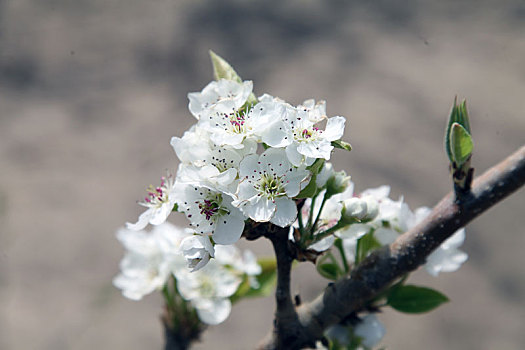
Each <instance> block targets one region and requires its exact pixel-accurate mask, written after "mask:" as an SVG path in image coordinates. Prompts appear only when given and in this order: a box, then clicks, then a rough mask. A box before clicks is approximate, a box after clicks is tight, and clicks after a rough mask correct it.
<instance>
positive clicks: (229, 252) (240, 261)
mask: <svg viewBox="0 0 525 350" xmlns="http://www.w3.org/2000/svg"><path fill="white" fill-rule="evenodd" d="M215 260H217V261H218V262H219V263H220V264H222V265H229V266H231V267H233V268H234V269H235V270H237V271H239V272H241V273H244V274H246V275H248V276H256V275H259V274H260V273H261V272H262V268H261V265H259V264H258V263H257V257H256V256H255V254H253V252H252V251H251V250H245V251H243V253H242V255H241V252H240V250H239V249H238V248H237V247H236V246H234V245H216V246H215Z"/></svg>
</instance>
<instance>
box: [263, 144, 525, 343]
mask: <svg viewBox="0 0 525 350" xmlns="http://www.w3.org/2000/svg"><path fill="white" fill-rule="evenodd" d="M524 183H525V146H523V147H521V148H520V149H519V150H517V151H516V152H515V153H514V154H512V155H511V156H509V157H508V158H507V159H505V160H504V161H502V162H501V163H499V164H498V165H496V166H494V167H492V168H491V169H489V170H488V171H487V172H485V173H484V174H483V175H482V176H480V177H479V178H477V179H476V180H475V181H474V182H473V185H472V190H471V191H470V192H469V194H468V195H466V196H463V197H461V198H458V199H456V197H455V195H454V193H453V192H451V193H449V194H448V195H447V196H445V197H444V198H443V199H442V200H441V201H440V202H439V203H438V204H437V205H436V206H435V207H434V209H433V210H432V213H431V214H430V215H429V216H428V217H427V218H426V219H425V220H423V221H422V222H421V223H420V224H418V225H417V226H415V227H414V228H412V229H411V230H410V231H408V232H406V233H404V234H403V235H401V236H400V237H398V239H396V241H395V242H393V243H392V244H390V245H389V246H385V247H383V248H381V249H379V250H377V251H375V252H374V253H372V254H371V255H370V256H368V257H367V258H366V259H364V260H363V261H362V262H361V263H360V264H359V265H358V266H357V267H356V268H355V269H354V270H353V271H352V273H351V275H350V277H349V278H346V279H342V280H339V281H337V282H336V283H333V284H330V285H329V286H328V287H327V288H326V289H325V291H324V292H323V293H321V294H320V295H319V296H318V297H317V298H316V299H315V300H313V301H312V302H310V303H306V304H303V305H302V306H301V307H300V308H298V309H297V313H298V317H299V320H300V329H299V330H298V331H297V332H296V333H295V336H296V338H295V340H294V341H293V342H289V343H288V344H287V347H286V349H301V348H304V347H306V346H311V344H312V343H313V342H314V341H315V340H319V339H321V338H322V336H323V332H324V330H326V329H327V328H328V327H330V326H331V325H334V324H337V323H339V322H340V321H341V320H342V319H344V318H345V317H346V316H347V315H349V314H351V313H352V312H354V311H356V310H359V309H360V308H361V307H362V306H363V305H364V304H365V303H366V302H367V301H368V300H370V299H372V298H373V297H375V296H376V295H378V294H379V293H380V292H382V291H383V290H384V289H385V288H387V287H388V286H389V285H391V284H392V283H393V282H395V281H396V280H397V279H399V278H400V277H402V276H403V275H404V274H406V273H409V272H411V271H413V270H415V269H416V268H417V267H419V266H420V265H422V264H424V263H425V261H426V258H427V256H428V255H429V254H430V253H432V251H434V250H435V249H436V248H437V247H439V245H440V244H441V243H443V242H444V241H445V240H446V239H447V238H448V237H450V236H451V235H452V234H454V232H456V231H457V230H458V229H459V228H461V227H463V226H465V225H466V224H467V223H469V222H470V221H472V220H473V219H474V218H475V217H477V216H478V215H480V214H481V213H483V212H484V211H485V210H487V209H488V208H490V207H492V206H494V205H495V204H496V203H498V202H499V201H501V200H502V199H504V198H505V197H507V196H508V195H510V194H511V193H513V192H515V191H516V190H518V189H519V188H520V187H521V186H523V184H524ZM294 327H295V328H297V327H298V326H297V325H294ZM272 339H279V335H277V337H273V338H272ZM268 340H269V338H266V340H265V342H264V343H263V344H261V345H260V347H259V348H260V349H284V348H282V347H280V344H279V343H275V342H274V343H269V342H268Z"/></svg>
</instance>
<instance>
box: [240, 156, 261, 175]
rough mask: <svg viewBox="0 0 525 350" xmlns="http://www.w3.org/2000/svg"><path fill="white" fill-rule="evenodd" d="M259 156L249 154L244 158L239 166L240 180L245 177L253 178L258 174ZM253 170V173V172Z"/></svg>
mask: <svg viewBox="0 0 525 350" xmlns="http://www.w3.org/2000/svg"><path fill="white" fill-rule="evenodd" d="M258 162H259V156H258V155H257V154H251V155H249V156H246V157H245V158H244V159H243V160H242V161H241V164H240V165H239V177H240V178H241V179H242V178H244V177H246V176H250V177H251V176H253V175H254V174H258V172H259V164H258ZM254 170H255V172H254Z"/></svg>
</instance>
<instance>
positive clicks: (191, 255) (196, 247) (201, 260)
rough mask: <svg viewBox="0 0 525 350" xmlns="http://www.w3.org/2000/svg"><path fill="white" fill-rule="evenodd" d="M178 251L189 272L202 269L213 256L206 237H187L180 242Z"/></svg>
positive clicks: (213, 251) (210, 245)
mask: <svg viewBox="0 0 525 350" xmlns="http://www.w3.org/2000/svg"><path fill="white" fill-rule="evenodd" d="M180 249H181V250H182V254H183V255H184V258H185V259H186V262H187V264H188V267H189V268H190V269H191V271H197V270H199V269H202V268H203V267H204V266H205V265H206V264H207V263H208V261H210V258H212V257H213V256H214V254H215V249H214V248H213V245H212V244H211V242H210V238H209V237H208V236H199V235H194V236H189V237H186V238H184V239H183V240H182V242H181V245H180Z"/></svg>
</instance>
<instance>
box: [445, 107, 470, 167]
mask: <svg viewBox="0 0 525 350" xmlns="http://www.w3.org/2000/svg"><path fill="white" fill-rule="evenodd" d="M454 123H458V124H459V125H461V126H462V127H463V128H465V130H466V131H467V133H468V134H470V133H471V132H470V121H469V116H468V111H467V102H466V101H465V100H463V101H462V102H461V103H460V104H458V100H457V97H455V98H454V104H453V105H452V110H451V111H450V116H449V117H448V121H447V127H446V128H445V141H444V146H445V151H446V153H447V156H448V159H449V160H450V162H451V163H452V162H454V159H453V155H452V149H451V144H450V132H451V130H452V125H453V124H454Z"/></svg>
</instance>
